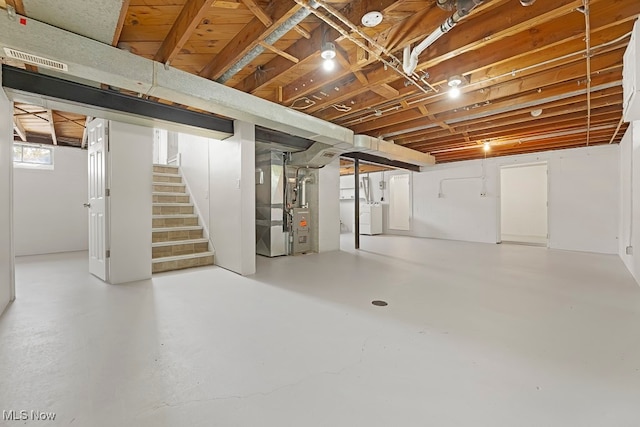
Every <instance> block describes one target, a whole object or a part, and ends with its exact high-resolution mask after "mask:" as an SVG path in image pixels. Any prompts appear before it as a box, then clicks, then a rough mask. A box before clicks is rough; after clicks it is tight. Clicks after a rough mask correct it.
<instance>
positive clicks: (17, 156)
mask: <svg viewBox="0 0 640 427" xmlns="http://www.w3.org/2000/svg"><path fill="white" fill-rule="evenodd" d="M13 161H14V162H21V161H22V145H15V144H14V145H13Z"/></svg>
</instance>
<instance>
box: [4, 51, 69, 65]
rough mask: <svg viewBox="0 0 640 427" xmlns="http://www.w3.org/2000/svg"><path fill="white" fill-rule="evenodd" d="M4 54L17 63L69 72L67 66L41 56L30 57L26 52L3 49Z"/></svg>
mask: <svg viewBox="0 0 640 427" xmlns="http://www.w3.org/2000/svg"><path fill="white" fill-rule="evenodd" d="M4 52H5V53H6V54H7V56H8V57H9V58H13V59H17V60H19V61H23V62H27V63H29V64H33V65H38V66H40V67H45V68H51V69H53V70H58V71H69V67H67V64H64V63H62V62H59V61H54V60H53V59H47V58H43V57H41V56H37V55H32V54H30V53H26V52H20V51H19V50H15V49H9V48H8V47H5V48H4Z"/></svg>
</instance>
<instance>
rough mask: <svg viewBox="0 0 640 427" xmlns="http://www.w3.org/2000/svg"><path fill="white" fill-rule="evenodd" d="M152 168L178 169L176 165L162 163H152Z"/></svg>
mask: <svg viewBox="0 0 640 427" xmlns="http://www.w3.org/2000/svg"><path fill="white" fill-rule="evenodd" d="M153 166H158V167H161V168H176V169H178V167H179V166H176V165H163V164H162V163H154V164H153Z"/></svg>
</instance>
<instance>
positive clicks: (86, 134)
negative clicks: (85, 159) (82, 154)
mask: <svg viewBox="0 0 640 427" xmlns="http://www.w3.org/2000/svg"><path fill="white" fill-rule="evenodd" d="M91 120H93V117H91V116H87V118H86V119H85V121H84V131H83V132H82V143H81V144H80V147H81V148H85V147H86V146H87V139H88V138H89V131H88V129H89V123H90V122H91Z"/></svg>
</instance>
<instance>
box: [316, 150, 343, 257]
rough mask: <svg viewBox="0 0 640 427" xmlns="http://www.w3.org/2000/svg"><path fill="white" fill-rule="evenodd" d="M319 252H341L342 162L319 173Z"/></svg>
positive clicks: (334, 163)
mask: <svg viewBox="0 0 640 427" xmlns="http://www.w3.org/2000/svg"><path fill="white" fill-rule="evenodd" d="M318 187H319V188H318V192H319V204H318V211H319V212H318V216H319V218H318V226H319V233H318V234H319V236H318V252H329V251H337V250H340V203H341V202H340V200H339V197H340V161H339V160H338V159H336V160H335V161H333V162H332V163H329V164H328V165H326V166H325V167H323V168H322V169H320V171H319V182H318Z"/></svg>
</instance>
